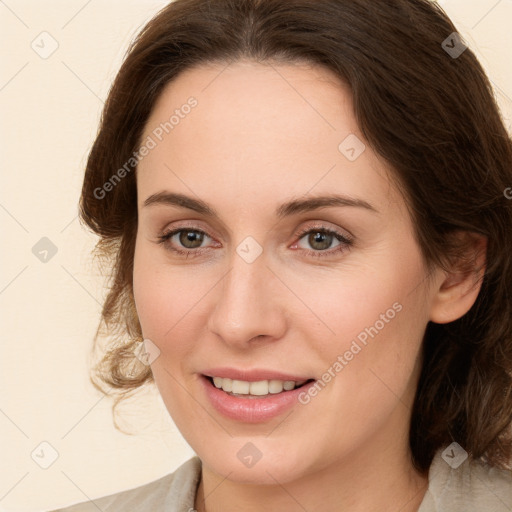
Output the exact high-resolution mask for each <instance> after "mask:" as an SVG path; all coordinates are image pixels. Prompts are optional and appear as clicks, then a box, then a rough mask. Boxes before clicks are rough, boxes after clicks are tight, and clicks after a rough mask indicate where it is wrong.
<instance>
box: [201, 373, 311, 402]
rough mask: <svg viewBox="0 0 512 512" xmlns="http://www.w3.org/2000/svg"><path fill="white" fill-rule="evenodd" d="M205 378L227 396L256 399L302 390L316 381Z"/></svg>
mask: <svg viewBox="0 0 512 512" xmlns="http://www.w3.org/2000/svg"><path fill="white" fill-rule="evenodd" d="M203 377H204V378H205V379H206V380H207V381H208V382H209V383H210V384H211V385H212V386H214V387H215V388H217V389H219V390H221V391H224V393H226V394H227V395H230V396H233V397H237V398H246V399H255V398H266V397H272V396H276V395H283V394H286V393H288V392H290V391H294V390H296V389H299V388H302V387H305V386H307V385H308V384H310V383H311V382H314V380H315V379H306V380H304V379H302V380H299V381H295V380H280V379H269V380H258V381H246V380H237V379H229V378H226V377H218V376H210V375H203Z"/></svg>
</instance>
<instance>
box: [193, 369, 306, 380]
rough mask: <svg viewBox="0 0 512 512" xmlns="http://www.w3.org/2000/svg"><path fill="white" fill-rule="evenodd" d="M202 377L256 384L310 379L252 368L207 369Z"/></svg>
mask: <svg viewBox="0 0 512 512" xmlns="http://www.w3.org/2000/svg"><path fill="white" fill-rule="evenodd" d="M202 373H203V375H206V376H207V377H222V378H224V379H232V380H244V381H247V382H258V381H260V380H284V381H285V380H293V381H295V382H300V381H303V380H309V379H311V378H312V377H310V376H304V375H291V374H288V373H283V372H280V371H277V370H269V369H259V368H253V369H250V370H248V369H247V370H242V369H237V368H226V367H224V368H208V369H207V370H204V371H203V372H202Z"/></svg>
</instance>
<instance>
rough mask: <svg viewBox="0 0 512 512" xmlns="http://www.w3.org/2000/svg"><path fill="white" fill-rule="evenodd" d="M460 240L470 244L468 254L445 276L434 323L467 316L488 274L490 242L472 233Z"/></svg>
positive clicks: (433, 310)
mask: <svg viewBox="0 0 512 512" xmlns="http://www.w3.org/2000/svg"><path fill="white" fill-rule="evenodd" d="M455 236H456V237H458V238H459V240H460V241H461V242H462V243H465V244H466V248H465V250H464V253H463V254H462V255H461V256H460V257H459V258H458V259H457V260H456V261H453V262H452V263H451V268H450V270H449V271H445V272H443V273H442V274H443V275H442V277H441V279H439V282H437V283H436V288H435V289H434V290H433V293H434V297H433V299H432V303H431V311H430V320H431V321H432V322H435V323H438V324H446V323H449V322H453V321H454V320H457V319H458V318H460V317H462V316H464V315H465V314H466V313H467V312H468V311H469V310H470V309H471V306H473V304H474V303H475V301H476V298H477V297H478V293H479V292H480V288H481V285H482V280H483V277H484V274H485V266H486V254H487V238H486V237H485V236H483V235H479V234H476V233H470V232H468V231H464V232H457V233H456V234H455Z"/></svg>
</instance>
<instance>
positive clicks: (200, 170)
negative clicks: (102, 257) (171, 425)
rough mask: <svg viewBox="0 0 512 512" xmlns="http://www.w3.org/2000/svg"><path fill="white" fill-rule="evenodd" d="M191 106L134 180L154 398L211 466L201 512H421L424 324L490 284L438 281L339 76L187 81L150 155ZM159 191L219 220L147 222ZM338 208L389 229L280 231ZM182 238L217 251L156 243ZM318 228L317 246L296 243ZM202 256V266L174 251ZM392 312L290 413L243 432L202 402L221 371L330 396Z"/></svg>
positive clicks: (259, 67) (324, 223)
mask: <svg viewBox="0 0 512 512" xmlns="http://www.w3.org/2000/svg"><path fill="white" fill-rule="evenodd" d="M190 96H194V97H195V98H196V99H197V101H198V105H197V106H196V107H195V108H194V109H192V111H191V112H190V114H188V115H187V116H184V118H183V119H180V122H179V124H178V125H176V126H175V127H174V129H173V130H172V131H169V134H168V135H166V136H165V137H164V138H163V139H162V141H159V142H158V144H157V146H156V147H155V148H154V149H152V150H151V151H150V152H149V154H148V155H147V156H145V157H144V158H143V160H142V161H141V162H140V164H139V166H138V169H137V189H138V214H139V226H138V232H137V241H136V249H135V261H134V275H133V284H134V297H135V303H136V308H137V313H138V315H139V319H140V322H141V326H142V331H143V335H144V337H145V338H148V339H150V340H151V341H152V342H153V343H154V344H155V345H156V346H157V347H158V349H159V350H160V355H159V357H158V358H157V359H156V360H155V361H154V362H153V363H152V371H153V375H154V379H155V382H156V385H157V387H158V389H159V392H160V393H161V395H162V398H163V401H164V403H165V405H166V407H167V409H168V411H169V413H170V414H171V416H172V418H173V420H174V422H175V423H176V425H177V427H178V428H179V429H180V431H181V432H182V434H183V436H184V437H185V439H186V440H187V442H188V443H189V444H190V446H191V447H192V448H193V450H194V451H195V452H196V453H197V454H198V456H199V457H200V459H201V461H202V475H201V483H200V485H199V489H198V493H197V496H196V503H195V507H196V509H197V510H199V511H203V510H208V512H216V511H223V512H231V511H239V510H244V511H248V512H250V511H256V510H258V511H260V510H266V511H270V512H272V511H278V510H279V511H282V510H287V511H290V512H294V511H303V510H308V511H310V512H313V511H320V510H322V511H324V512H325V511H339V510H344V511H350V512H359V511H365V512H368V511H377V510H379V511H381V512H382V511H388V510H389V511H391V510H392V511H394V512H396V511H397V510H400V511H402V512H407V511H415V510H417V509H418V507H419V505H420V503H421V501H422V499H423V497H424V494H425V491H426V488H427V485H428V479H427V475H421V474H419V473H418V472H417V471H415V470H414V468H413V466H412V463H411V455H410V452H409V448H408V428H409V421H410V414H411V406H412V403H413V398H414V392H415V389H416V385H417V380H418V376H419V371H420V368H421V360H420V357H419V353H420V347H421V341H422V338H423V335H424V332H425V328H426V325H427V322H428V321H429V320H432V321H436V322H439V323H443V322H449V321H452V320H454V319H456V318H459V317H460V316H462V315H463V314H464V313H465V312H466V311H468V310H469V308H470V307H471V305H472V304H473V302H474V301H475V299H476V296H477V294H478V291H479V285H478V284H477V285H475V280H474V279H473V278H471V277H468V276H467V275H462V274H458V273H457V272H456V271H455V270H454V272H453V273H448V272H445V271H442V270H441V269H436V270H435V271H434V272H433V273H431V274H428V272H427V269H426V268H425V265H424V262H423V259H422V255H421V252H420V249H419V247H418V245H417V243H416V241H415V239H414V235H413V225H412V222H411V219H410V216H409V214H408V213H407V209H406V206H405V202H404V199H403V198H402V197H401V196H400V194H399V192H398V191H397V189H396V188H395V186H394V185H392V183H391V181H390V180H389V173H390V172H391V171H390V169H389V168H388V167H387V165H386V163H385V162H384V161H382V159H380V158H379V157H378V156H377V155H376V154H375V153H374V152H373V151H372V150H371V148H370V147H369V145H368V143H366V141H365V140H364V137H363V136H362V134H361V132H360V130H359V128H358V126H357V123H356V120H355V117H354V113H353V110H352V102H351V96H350V92H349V89H348V88H347V87H346V86H345V85H344V84H343V83H341V82H339V81H338V80H337V78H336V77H335V76H334V75H332V74H331V73H330V72H329V71H327V70H325V69H323V68H320V67H315V66H310V65H305V64H300V65H299V64H272V65H268V64H258V63H254V62H250V61H238V62H235V63H232V64H230V65H229V66H227V67H226V64H214V65H213V64H212V65H201V66H199V67H196V68H193V69H189V70H187V71H185V72H183V73H181V74H180V75H179V76H178V77H177V79H175V81H173V82H172V83H170V84H168V85H167V86H166V88H165V89H164V91H163V92H162V94H161V96H160V97H159V99H158V101H157V103H156V104H155V106H154V109H153V111H152V113H151V116H150V118H149V120H148V122H147V125H146V128H145V131H144V134H143V138H144V139H145V138H146V137H147V136H149V135H151V133H152V130H153V129H154V128H155V127H157V126H158V125H159V124H160V123H161V122H164V121H165V120H167V119H169V116H170V115H171V114H172V113H173V111H174V110H175V109H176V108H180V106H181V105H183V104H184V103H186V101H187V99H188V98H189V97H190ZM349 134H355V135H356V136H357V137H358V138H359V139H360V140H361V141H363V142H365V143H366V150H365V151H364V152H363V153H362V154H361V155H360V156H359V157H358V158H357V159H356V160H355V161H353V162H352V161H349V160H348V159H347V158H346V157H345V156H344V155H343V154H342V153H341V152H340V151H339V149H338V146H339V144H340V143H341V142H342V141H343V140H344V139H345V138H346V137H347V135H349ZM162 191H168V192H176V193H182V194H185V195H188V196H190V197H192V198H194V199H198V198H200V199H201V200H203V201H205V202H206V203H208V204H209V205H210V206H211V207H212V208H214V209H215V210H216V211H217V212H218V215H219V216H218V217H216V218H209V217H207V216H205V215H203V214H199V213H197V212H194V211H191V210H188V209H184V208H178V207H176V206H172V205H165V204H153V205H151V206H144V201H145V200H146V199H147V198H148V197H149V196H151V195H152V194H156V193H159V192H162ZM330 193H338V194H343V195H347V196H350V197H353V198H360V199H362V200H364V201H367V202H368V203H370V204H371V205H372V206H373V207H374V208H375V209H376V210H377V212H374V211H371V210H368V209H365V208H361V207H354V206H341V207H340V206H334V207H326V208H321V209H316V210H314V211H309V212H302V213H297V214H294V215H291V216H289V217H286V218H283V219H279V218H277V217H276V215H275V212H274V211H275V209H276V208H277V207H278V206H279V205H281V204H282V203H284V202H286V201H289V200H291V199H304V198H306V197H313V196H317V195H326V194H330ZM178 227H181V228H183V229H185V231H187V229H188V230H191V229H196V230H197V229H200V230H203V231H205V232H206V233H207V235H208V236H206V237H204V239H203V240H202V243H201V240H200V239H199V241H198V242H197V243H195V245H194V243H193V242H189V244H188V245H187V246H184V245H183V240H182V243H180V239H179V237H178V236H174V237H173V239H172V240H168V241H167V243H166V244H159V243H157V242H158V237H159V236H160V235H161V234H162V233H163V232H164V230H167V231H169V230H170V229H171V228H178ZM308 227H311V229H312V230H313V234H312V235H311V236H310V237H308V234H306V235H303V236H302V237H299V236H297V234H298V233H299V231H300V230H301V229H302V228H308ZM319 227H320V228H322V227H323V228H325V229H331V230H335V231H337V232H338V233H340V234H341V235H343V236H347V235H349V236H350V235H351V236H352V237H353V244H352V245H351V246H350V247H344V250H343V251H341V252H335V250H336V249H337V248H338V247H339V244H340V242H338V241H337V239H336V238H332V241H331V242H329V241H330V239H328V240H327V241H326V242H325V243H324V245H322V244H321V243H318V242H317V243H316V244H315V240H314V239H313V238H312V237H313V236H314V233H315V228H319ZM185 234H186V233H185ZM248 236H251V237H253V238H254V239H255V240H256V241H257V242H258V244H259V245H260V246H261V248H262V250H263V252H262V253H261V255H260V256H259V257H257V258H256V259H255V261H254V262H252V263H248V262H247V261H245V260H244V259H243V258H241V257H240V256H239V255H238V254H237V252H236V248H237V246H238V245H239V244H240V243H241V242H242V241H243V240H244V239H245V238H246V237H248ZM185 243H186V239H185ZM483 243H484V242H482V241H481V240H480V241H478V243H477V242H475V254H477V252H476V251H477V249H478V248H480V249H481V248H482V244H483ZM198 246H200V247H201V248H202V251H203V252H202V253H199V256H196V257H192V256H189V257H185V256H182V255H179V254H176V253H174V252H172V250H171V248H172V247H174V248H177V249H181V250H184V251H186V250H187V249H188V250H189V252H193V251H196V253H197V251H198V249H197V248H195V247H198ZM320 252H322V254H323V257H315V256H313V255H312V254H311V253H315V254H318V253H320ZM478 254H480V253H478ZM479 258H480V256H479ZM475 262H476V263H481V262H482V260H481V258H480V259H476V260H475ZM395 303H399V304H400V305H401V306H402V309H401V311H400V312H398V313H397V314H396V316H395V318H393V319H392V320H389V321H388V322H387V323H385V326H384V327H383V328H382V329H380V330H379V332H378V334H377V335H376V336H375V337H374V338H373V339H371V338H370V339H369V341H368V344H367V345H366V346H364V348H363V349H362V350H361V351H360V352H359V353H358V354H357V355H356V356H354V358H353V359H352V360H351V361H349V362H348V364H347V365H346V366H345V367H344V368H343V370H342V371H341V372H339V373H337V374H336V377H335V378H333V379H332V380H331V381H330V382H329V383H328V385H327V386H325V388H324V389H322V391H321V392H319V393H318V395H317V396H316V397H314V398H312V399H311V401H310V402H309V403H308V404H307V405H302V404H297V405H295V406H294V408H293V412H291V413H290V412H286V413H285V414H283V415H281V416H279V417H277V418H274V419H272V420H269V421H266V422H262V423H258V424H246V423H243V422H240V421H236V420H232V419H228V418H225V417H223V416H222V415H220V414H219V413H217V412H216V411H215V409H214V408H213V407H212V405H211V404H210V403H209V401H208V399H207V397H206V396H205V394H204V391H203V389H202V386H201V385H200V384H201V383H200V381H199V375H200V374H201V373H202V370H204V369H205V368H207V367H212V366H229V367H236V368H243V369H251V368H271V369H274V370H281V371H284V372H287V373H293V374H298V375H304V376H309V377H313V378H315V379H321V378H322V375H323V374H324V373H325V372H326V371H327V370H328V369H329V368H330V367H332V366H333V363H334V362H335V361H336V360H337V357H338V355H340V354H344V353H345V351H347V350H348V349H349V348H350V345H351V343H352V341H353V340H354V339H355V338H356V336H357V335H358V334H359V333H360V332H361V331H363V330H364V329H365V327H369V326H373V325H375V323H376V321H377V320H379V318H381V317H380V315H381V314H383V313H385V312H386V310H388V309H389V308H391V307H392V305H393V304H395ZM247 442H252V443H253V444H254V445H255V446H256V447H257V448H258V450H259V451H260V452H261V453H262V457H261V459H260V460H259V461H258V462H257V464H255V465H254V466H252V467H251V468H247V467H245V466H244V465H243V464H242V463H241V461H240V460H239V459H238V457H237V452H238V451H239V450H240V449H241V448H242V447H243V446H244V445H245V444H246V443H247ZM369 489H371V491H370V492H369ZM205 497H206V499H205Z"/></svg>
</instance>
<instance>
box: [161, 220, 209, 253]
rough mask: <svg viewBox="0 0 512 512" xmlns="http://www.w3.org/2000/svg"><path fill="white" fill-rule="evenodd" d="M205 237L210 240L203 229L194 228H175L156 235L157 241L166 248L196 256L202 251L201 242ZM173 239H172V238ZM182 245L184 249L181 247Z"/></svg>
mask: <svg viewBox="0 0 512 512" xmlns="http://www.w3.org/2000/svg"><path fill="white" fill-rule="evenodd" d="M205 237H206V238H208V239H210V240H211V237H210V236H208V235H207V234H206V233H205V232H204V231H201V230H200V229H195V228H192V227H190V228H177V229H174V230H172V231H168V232H166V233H163V234H162V235H160V236H159V237H158V243H160V244H163V245H164V246H165V247H166V249H168V250H170V251H172V252H175V253H176V254H181V255H185V256H187V257H188V256H196V255H198V254H200V253H201V252H202V250H198V249H203V247H201V244H202V243H203V242H204V240H205ZM173 239H174V240H173ZM180 247H183V248H184V249H185V250H183V249H181V248H180Z"/></svg>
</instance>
